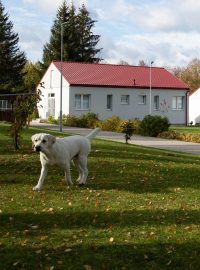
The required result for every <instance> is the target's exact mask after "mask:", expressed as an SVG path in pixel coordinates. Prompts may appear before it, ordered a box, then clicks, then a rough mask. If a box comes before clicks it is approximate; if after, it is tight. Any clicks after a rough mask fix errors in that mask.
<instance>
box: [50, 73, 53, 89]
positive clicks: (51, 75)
mask: <svg viewBox="0 0 200 270" xmlns="http://www.w3.org/2000/svg"><path fill="white" fill-rule="evenodd" d="M50 88H53V70H51V72H50Z"/></svg>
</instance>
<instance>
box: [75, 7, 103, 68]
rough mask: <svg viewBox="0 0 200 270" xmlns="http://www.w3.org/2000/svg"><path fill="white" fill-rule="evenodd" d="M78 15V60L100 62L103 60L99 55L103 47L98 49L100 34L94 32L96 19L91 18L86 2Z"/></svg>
mask: <svg viewBox="0 0 200 270" xmlns="http://www.w3.org/2000/svg"><path fill="white" fill-rule="evenodd" d="M77 17H78V29H77V30H78V33H79V37H80V39H79V45H78V46H79V50H78V61H80V62H90V63H98V62H99V61H100V60H102V59H101V58H99V57H97V55H98V53H99V52H100V51H101V49H96V45H97V44H98V42H99V39H100V36H99V35H94V34H93V32H92V28H93V27H94V24H95V22H96V21H95V20H92V19H91V18H90V14H89V12H88V11H87V9H86V7H85V5H84V4H83V5H82V7H81V8H80V9H79V14H78V16H77Z"/></svg>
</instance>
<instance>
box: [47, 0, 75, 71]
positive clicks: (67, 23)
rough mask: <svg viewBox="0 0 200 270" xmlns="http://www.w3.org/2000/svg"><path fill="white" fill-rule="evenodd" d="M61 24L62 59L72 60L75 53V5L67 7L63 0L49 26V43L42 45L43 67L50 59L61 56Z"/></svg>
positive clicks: (58, 58) (57, 58)
mask: <svg viewBox="0 0 200 270" xmlns="http://www.w3.org/2000/svg"><path fill="white" fill-rule="evenodd" d="M62 24H63V60H73V59H74V57H75V56H74V55H75V48H76V47H74V44H75V42H76V33H77V32H76V31H75V27H76V15H75V7H74V5H71V7H69V6H68V5H67V2H66V1H64V2H63V4H62V5H61V6H60V8H59V9H58V12H57V16H56V19H55V21H54V24H53V26H52V28H51V37H50V41H49V43H47V44H46V45H45V46H44V50H43V63H44V67H45V69H46V68H47V67H48V66H49V64H50V63H51V61H52V60H60V58H61V25H62Z"/></svg>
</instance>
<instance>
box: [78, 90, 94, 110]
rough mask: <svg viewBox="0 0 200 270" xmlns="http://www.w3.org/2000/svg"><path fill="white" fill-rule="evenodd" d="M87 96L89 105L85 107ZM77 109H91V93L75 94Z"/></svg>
mask: <svg viewBox="0 0 200 270" xmlns="http://www.w3.org/2000/svg"><path fill="white" fill-rule="evenodd" d="M78 96H79V97H80V101H79V104H80V106H77V97H78ZM85 97H88V101H87V103H88V106H87V107H85V105H84V104H86V101H85V100H84V98H85ZM74 98H75V104H74V106H75V110H76V111H89V110H90V107H91V94H75V97H74Z"/></svg>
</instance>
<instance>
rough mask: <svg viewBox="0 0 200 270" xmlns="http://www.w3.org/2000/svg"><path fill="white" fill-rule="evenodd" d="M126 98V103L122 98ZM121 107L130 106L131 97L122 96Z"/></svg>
mask: <svg viewBox="0 0 200 270" xmlns="http://www.w3.org/2000/svg"><path fill="white" fill-rule="evenodd" d="M123 97H125V99H124V101H123V100H122V98H123ZM120 104H121V105H129V104H130V95H121V102H120Z"/></svg>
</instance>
